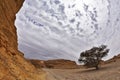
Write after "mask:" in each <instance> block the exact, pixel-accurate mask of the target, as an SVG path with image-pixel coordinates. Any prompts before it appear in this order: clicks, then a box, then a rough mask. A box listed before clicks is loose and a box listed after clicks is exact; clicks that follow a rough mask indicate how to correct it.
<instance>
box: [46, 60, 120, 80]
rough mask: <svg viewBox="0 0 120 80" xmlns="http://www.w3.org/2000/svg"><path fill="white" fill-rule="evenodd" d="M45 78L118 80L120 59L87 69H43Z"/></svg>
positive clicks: (119, 78) (48, 79)
mask: <svg viewBox="0 0 120 80" xmlns="http://www.w3.org/2000/svg"><path fill="white" fill-rule="evenodd" d="M44 70H45V71H46V72H47V80H120V59H119V60H116V61H115V62H111V63H108V64H104V65H102V66H100V69H99V70H95V69H94V68H89V69H83V68H82V69H44Z"/></svg>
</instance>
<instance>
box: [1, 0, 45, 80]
mask: <svg viewBox="0 0 120 80" xmlns="http://www.w3.org/2000/svg"><path fill="white" fill-rule="evenodd" d="M23 1H24V0H0V80H44V77H45V74H44V72H43V71H42V70H39V71H38V70H37V69H36V68H35V67H34V66H33V65H32V64H31V63H30V62H28V61H27V60H26V59H25V58H24V55H23V53H21V52H19V51H18V50H17V49H18V48H17V45H18V44H17V36H16V28H15V26H14V20H15V14H16V12H17V11H18V10H19V9H20V7H21V5H22V3H23Z"/></svg>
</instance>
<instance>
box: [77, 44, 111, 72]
mask: <svg viewBox="0 0 120 80" xmlns="http://www.w3.org/2000/svg"><path fill="white" fill-rule="evenodd" d="M106 48H107V46H106V45H101V46H99V47H93V48H91V49H90V50H86V51H84V52H82V53H81V54H80V58H79V59H78V61H79V62H80V63H84V66H86V67H88V68H90V67H95V68H96V70H98V69H99V66H98V65H99V63H100V61H101V59H102V58H103V57H105V56H106V55H107V54H108V52H109V49H106Z"/></svg>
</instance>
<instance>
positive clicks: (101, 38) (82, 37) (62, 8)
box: [15, 0, 120, 61]
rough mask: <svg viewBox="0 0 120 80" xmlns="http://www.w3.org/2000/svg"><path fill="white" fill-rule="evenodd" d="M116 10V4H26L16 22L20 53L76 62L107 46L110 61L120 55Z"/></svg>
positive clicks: (37, 0)
mask: <svg viewBox="0 0 120 80" xmlns="http://www.w3.org/2000/svg"><path fill="white" fill-rule="evenodd" d="M102 1H103V2H102ZM58 2H59V3H58ZM78 2H79V3H78ZM98 3H99V4H98ZM103 3H104V4H103ZM116 4H119V5H116ZM73 5H74V7H70V6H73ZM85 6H87V10H86V9H84V8H85ZM119 7H120V1H119V0H115V1H112V0H109V2H108V1H106V0H89V1H88V0H84V1H82V0H76V1H74V0H72V1H67V2H66V1H65V0H57V4H56V1H54V0H34V1H32V0H25V2H24V5H23V6H22V8H21V9H20V11H19V12H18V13H17V14H16V20H15V26H16V28H17V35H18V47H19V50H20V51H22V52H23V53H24V54H25V57H27V58H33V59H43V60H48V59H69V60H73V61H77V59H78V57H79V54H80V52H82V51H84V50H86V49H89V48H91V47H93V46H98V45H101V44H106V45H108V47H109V48H110V49H111V50H110V55H109V56H108V57H107V58H110V57H112V56H114V55H115V54H117V53H119V52H120V49H119V43H120V41H119V39H120V35H119V34H120V27H119V25H120V21H119V19H120V12H119V11H120V8H119ZM78 13H79V16H78ZM113 14H114V15H113Z"/></svg>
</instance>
